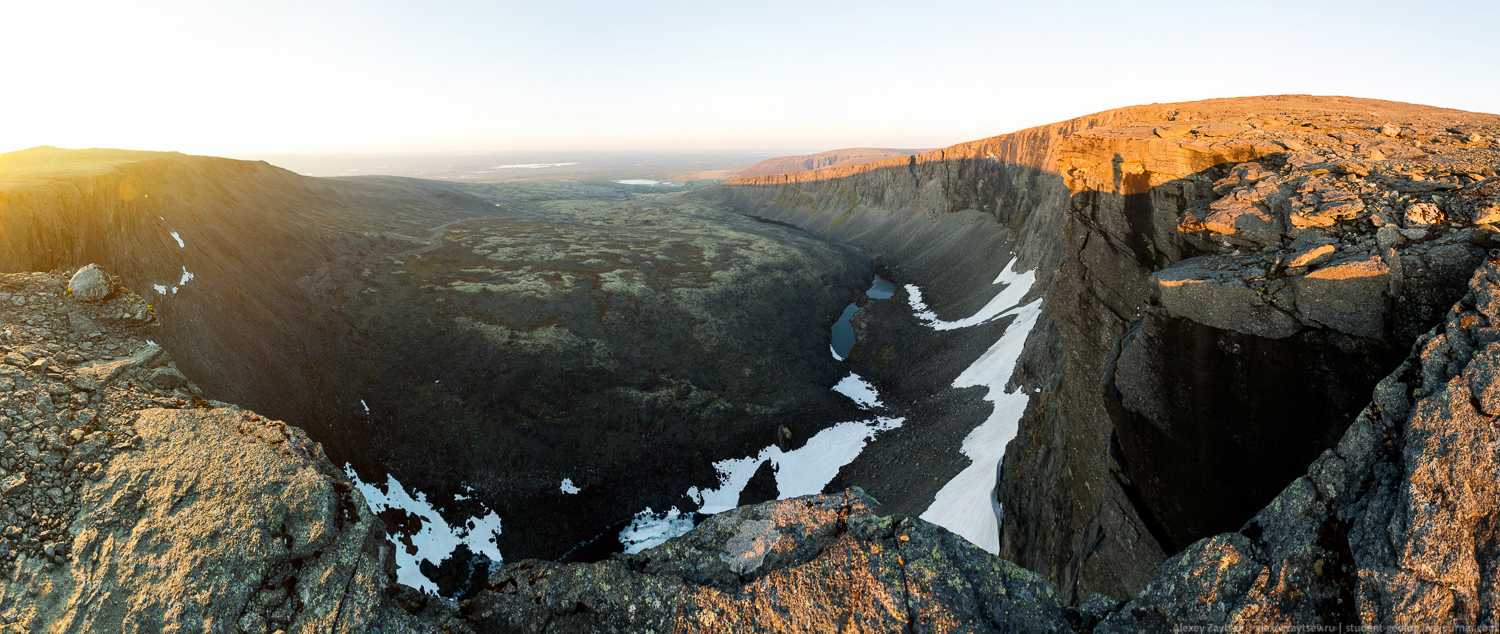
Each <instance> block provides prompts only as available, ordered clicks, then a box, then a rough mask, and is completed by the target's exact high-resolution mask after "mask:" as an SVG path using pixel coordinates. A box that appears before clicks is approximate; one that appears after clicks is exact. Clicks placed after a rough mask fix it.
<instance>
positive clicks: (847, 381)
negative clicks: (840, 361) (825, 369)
mask: <svg viewBox="0 0 1500 634" xmlns="http://www.w3.org/2000/svg"><path fill="white" fill-rule="evenodd" d="M834 356H837V355H834ZM833 391H835V392H838V393H839V394H843V395H844V396H847V397H849V398H850V400H853V401H854V402H855V403H858V404H859V406H860V407H863V408H865V409H870V408H872V407H885V406H884V405H882V404H881V403H880V394H879V393H877V392H876V391H875V386H873V385H870V382H869V381H866V380H864V378H863V377H861V376H859V375H858V374H855V373H853V372H850V373H849V376H846V377H844V378H843V379H842V380H840V381H839V383H838V385H835V386H833Z"/></svg>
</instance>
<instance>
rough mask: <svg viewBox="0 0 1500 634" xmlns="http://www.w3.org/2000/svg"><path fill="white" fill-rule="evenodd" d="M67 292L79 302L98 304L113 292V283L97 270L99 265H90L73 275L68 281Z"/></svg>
mask: <svg viewBox="0 0 1500 634" xmlns="http://www.w3.org/2000/svg"><path fill="white" fill-rule="evenodd" d="M68 290H69V291H71V295H72V296H73V297H75V298H77V299H78V300H79V301H85V302H99V301H104V298H105V297H108V296H109V294H110V293H112V292H114V290H115V285H114V281H112V280H110V279H109V276H108V275H105V274H104V271H102V270H100V269H99V265H97V264H90V265H88V266H85V267H83V268H81V269H78V272H77V273H74V274H73V279H71V280H68Z"/></svg>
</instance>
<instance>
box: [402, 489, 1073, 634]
mask: <svg viewBox="0 0 1500 634" xmlns="http://www.w3.org/2000/svg"><path fill="white" fill-rule="evenodd" d="M875 508H876V507H875V501H874V500H873V499H872V498H870V497H869V496H867V495H865V494H864V493H863V492H862V491H860V490H858V489H850V490H847V491H845V492H844V493H842V494H836V495H818V496H808V497H803V498H794V499H788V500H780V501H775V502H767V503H764V504H759V505H755V506H746V507H740V508H738V509H735V510H732V511H729V512H726V513H722V514H720V515H716V516H714V517H712V518H710V519H709V520H707V521H705V522H704V523H703V524H702V525H700V526H699V527H697V528H696V529H694V530H693V531H692V532H689V533H688V534H686V535H683V536H681V537H678V538H675V539H672V540H670V541H668V542H667V543H665V544H663V545H661V546H658V547H656V548H651V549H648V550H646V551H644V552H641V553H640V554H636V555H617V556H615V557H614V558H612V559H610V560H608V561H603V562H599V563H593V564H556V563H552V562H544V561H534V560H533V561H523V562H520V563H516V564H512V565H509V566H506V567H505V569H503V570H502V571H501V572H499V573H498V574H496V575H494V576H492V577H491V578H490V580H489V584H488V585H487V586H486V590H484V591H483V592H480V593H479V595H478V596H477V597H475V598H474V599H472V600H469V601H467V602H465V603H464V604H463V606H462V609H461V610H460V611H457V613H461V614H462V615H463V616H462V617H457V616H456V615H455V610H454V609H453V608H452V607H451V606H450V605H448V604H446V603H441V604H439V603H437V602H434V604H433V605H432V607H430V608H428V607H425V606H424V608H423V611H422V612H419V617H420V618H423V619H424V620H429V621H431V622H434V624H435V625H437V626H440V627H444V628H447V629H448V630H449V631H453V632H463V631H466V629H465V628H468V629H469V630H472V631H474V632H760V631H774V632H835V631H860V632H947V631H954V630H961V631H968V632H1064V631H1072V629H1073V624H1075V623H1079V624H1081V623H1084V622H1087V621H1088V620H1089V619H1088V616H1086V615H1085V614H1084V613H1082V612H1079V611H1078V610H1074V609H1070V608H1065V607H1064V606H1063V605H1061V604H1060V603H1059V601H1058V593H1057V590H1056V589H1055V588H1053V587H1052V585H1051V584H1049V583H1047V581H1046V580H1044V579H1042V578H1041V577H1039V576H1037V575H1036V574H1035V573H1032V572H1029V571H1027V570H1024V569H1022V568H1020V567H1018V566H1016V565H1015V564H1012V563H1010V562H1008V561H1005V560H1003V559H1000V558H998V557H995V556H993V555H990V554H989V553H986V552H984V551H982V550H980V549H979V548H978V547H976V546H974V545H973V544H970V543H968V542H966V541H964V540H963V539H962V538H960V537H958V536H956V535H954V534H953V533H950V532H948V531H947V530H945V529H943V528H940V527H937V526H934V525H932V524H929V523H927V522H924V521H922V520H919V519H916V518H912V517H903V516H888V517H887V516H881V515H878V514H877V513H876V512H875Z"/></svg>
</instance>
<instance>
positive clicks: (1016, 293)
mask: <svg viewBox="0 0 1500 634" xmlns="http://www.w3.org/2000/svg"><path fill="white" fill-rule="evenodd" d="M1019 265H1020V261H1019V260H1016V259H1013V260H1011V263H1010V268H1008V269H1006V270H1005V271H1002V272H1001V273H1000V276H999V277H996V278H995V281H993V282H990V284H1005V287H1004V288H1002V289H1000V292H999V293H996V294H995V296H994V297H992V298H990V302H989V303H988V304H985V305H984V308H981V309H979V312H976V313H974V314H973V315H971V316H969V317H967V318H965V319H960V320H958V321H943V320H941V319H938V316H937V313H934V312H932V310H931V309H929V308H927V304H926V303H924V302H923V301H922V289H920V288H917V285H916V284H907V285H906V292H907V294H909V295H911V307H912V312H914V313H916V315H917V319H920V320H922V321H925V322H927V325H928V326H931V327H932V328H933V329H935V330H953V329H955V328H967V327H969V326H978V325H979V324H982V323H986V322H989V321H992V320H994V319H997V318H999V317H1000V316H1002V315H1004V314H1005V313H1006V311H1008V310H1010V309H1011V308H1015V307H1016V305H1017V304H1019V303H1021V298H1022V297H1025V296H1026V293H1027V292H1028V291H1030V290H1031V285H1032V284H1034V283H1036V272H1035V271H1022V272H1017V271H1016V267H1017V266H1019Z"/></svg>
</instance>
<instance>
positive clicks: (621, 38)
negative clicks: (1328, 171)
mask: <svg viewBox="0 0 1500 634" xmlns="http://www.w3.org/2000/svg"><path fill="white" fill-rule="evenodd" d="M1497 24H1500V3H1496V2H1444V1H1442V0H1434V1H1428V2H1420V3H1417V2H1410V3H1391V2H1378V1H1363V2H1305V1H1299V2H1280V1H1275V0H1271V1H1262V2H1255V3H1247V2H1233V3H1231V2H1205V1H1203V0H1195V1H1192V2H1121V1H1119V0H1114V1H1111V2H1066V1H1033V2H1028V3H1017V2H1003V1H973V2H970V1H953V2H943V1H941V0H925V1H923V2H912V1H911V0H904V1H901V2H883V1H879V0H860V1H857V2H845V1H817V0H812V1H808V0H801V1H798V2H784V1H780V0H762V1H760V2H703V1H695V2H667V1H650V0H647V1H638V2H628V3H627V2H568V1H562V0H553V1H548V2H506V1H494V2H479V1H464V2H459V1H448V2H445V1H443V0H427V1H423V2H416V1H401V2H398V1H386V0H361V1H359V2H344V1H338V0H318V1H312V2H309V1H308V0H297V1H295V2H283V1H281V0H255V1H254V2H229V1H215V2H203V1H201V0H194V1H191V2H165V1H144V0H143V1H138V2H119V1H118V0H110V1H107V2H69V1H65V0H58V1H52V2H39V1H35V0H25V1H23V0H0V25H4V31H5V33H4V35H3V37H0V59H4V60H6V64H5V71H4V74H3V75H0V77H3V81H4V84H3V85H4V89H3V90H0V152H8V151H12V150H18V149H23V148H27V147H33V146H37V145H56V146H60V147H118V148H127V149H139V150H176V151H182V152H188V153H192V154H212V155H246V154H254V153H313V154H316V153H350V152H353V153H359V152H368V153H381V152H486V151H554V150H631V151H636V150H650V151H660V150H777V149H782V148H797V149H802V150H820V149H835V148H842V147H857V146H868V147H907V148H915V147H943V146H947V145H952V144H954V143H960V142H964V141H969V140H973V139H979V138H984V137H988V136H994V135H996V134H1002V133H1006V132H1010V131H1014V130H1017V129H1021V128H1025V127H1029V126H1033V125H1041V124H1044V123H1050V122H1053V121H1060V120H1063V119H1067V118H1071V117H1074V116H1078V115H1082V114H1087V113H1090V112H1096V111H1099V110H1106V109H1109V108H1114V107H1120V106H1127V105H1135V104H1142V103H1153V102H1172V101H1187V100H1196V99H1206V98H1214V97H1233V96H1245V95H1259V94H1286V93H1309V94H1324V95H1349V96H1357V97H1370V98H1379V99H1391V100H1397V101H1409V102H1416V103H1424V104H1430V105H1437V106H1445V107H1452V108H1460V109H1465V110H1475V111H1483V112H1500V82H1496V81H1494V78H1495V72H1494V69H1495V68H1500V44H1495V41H1496V40H1495V39H1494V38H1493V37H1492V34H1490V33H1488V32H1487V30H1492V27H1494V26H1495V25H1497Z"/></svg>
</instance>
